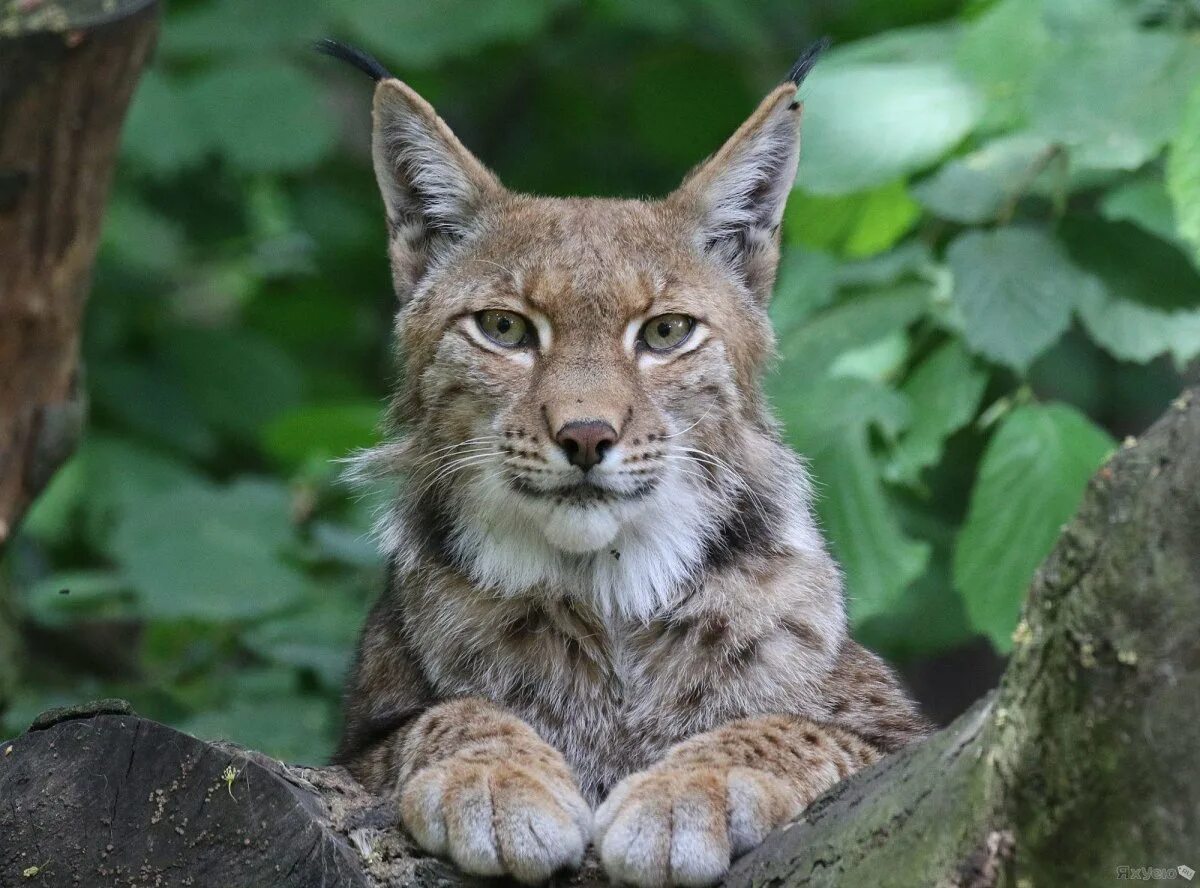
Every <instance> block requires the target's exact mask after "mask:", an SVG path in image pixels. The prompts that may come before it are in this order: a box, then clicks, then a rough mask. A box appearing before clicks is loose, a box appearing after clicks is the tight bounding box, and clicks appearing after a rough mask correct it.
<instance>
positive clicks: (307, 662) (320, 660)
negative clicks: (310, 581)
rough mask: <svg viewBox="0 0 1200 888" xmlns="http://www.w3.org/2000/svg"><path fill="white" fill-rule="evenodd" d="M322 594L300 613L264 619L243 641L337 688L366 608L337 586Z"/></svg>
mask: <svg viewBox="0 0 1200 888" xmlns="http://www.w3.org/2000/svg"><path fill="white" fill-rule="evenodd" d="M325 593H326V594H325V597H324V598H322V599H321V600H318V601H316V602H313V603H312V604H311V605H310V606H308V607H307V608H305V609H304V610H303V611H301V612H300V613H297V614H292V615H290V616H285V617H280V618H276V619H272V620H267V621H264V622H263V623H261V624H259V625H258V626H256V627H255V628H254V629H251V630H250V631H249V632H247V633H246V634H245V636H244V638H243V640H244V641H245V643H246V645H247V646H248V647H250V649H251V650H253V651H255V652H256V653H258V654H260V655H261V656H263V657H265V658H267V659H268V660H270V661H272V662H274V663H277V664H279V665H281V666H293V667H297V668H300V669H311V670H312V671H313V672H314V673H316V675H317V676H318V677H319V678H320V680H321V682H322V683H323V684H324V685H325V686H326V687H327V688H329V689H330V690H334V691H340V690H341V688H342V684H343V682H344V681H345V678H346V669H347V667H348V666H349V663H350V656H351V653H352V652H353V650H354V642H355V639H356V638H357V637H358V631H359V629H360V628H361V627H362V623H363V620H364V619H365V618H366V610H367V609H366V607H365V605H364V604H363V603H362V602H360V601H349V600H346V596H345V595H343V594H340V592H339V590H337V589H336V588H335V589H332V590H329V589H327V590H325Z"/></svg>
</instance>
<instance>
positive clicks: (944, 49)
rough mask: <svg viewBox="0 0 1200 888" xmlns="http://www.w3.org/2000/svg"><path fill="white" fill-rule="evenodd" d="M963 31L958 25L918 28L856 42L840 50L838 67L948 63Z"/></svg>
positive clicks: (895, 31) (904, 29) (838, 50)
mask: <svg viewBox="0 0 1200 888" xmlns="http://www.w3.org/2000/svg"><path fill="white" fill-rule="evenodd" d="M958 38H959V29H958V27H957V25H955V24H954V23H949V24H933V25H914V26H911V27H907V28H896V29H895V30H891V31H884V32H883V33H881V34H872V35H871V36H869V37H863V38H862V39H859V40H855V41H854V42H853V43H847V44H845V45H843V46H839V47H838V48H837V52H836V53H835V54H834V55H833V56H832V57H831V58H832V59H834V60H835V61H836V63H837V64H863V63H874V62H884V63H886V62H921V63H928V62H946V61H950V60H951V59H952V58H953V57H954V47H955V44H956V43H957V42H958Z"/></svg>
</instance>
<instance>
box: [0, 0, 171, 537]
mask: <svg viewBox="0 0 1200 888" xmlns="http://www.w3.org/2000/svg"><path fill="white" fill-rule="evenodd" d="M157 30H158V7H157V3H156V2H155V0H58V2H52V0H16V2H12V3H6V4H4V8H3V9H0V549H2V548H3V546H4V543H5V541H6V540H7V539H9V538H10V537H11V535H12V533H13V531H14V530H15V528H16V525H17V523H18V522H19V521H20V519H21V516H22V515H23V514H24V512H25V510H26V508H28V506H29V504H30V502H31V501H32V499H33V497H34V496H35V495H36V494H37V493H38V492H39V491H40V490H41V489H42V488H43V487H44V486H45V485H46V483H47V482H48V481H49V480H50V477H51V476H52V475H53V473H54V471H55V469H57V468H58V466H59V465H61V464H62V462H63V461H64V460H65V459H66V458H67V457H68V456H69V455H70V454H71V452H72V451H73V450H74V449H75V445H76V442H77V440H78V438H79V434H80V431H81V429H82V425H83V414H84V404H83V394H82V386H81V385H80V379H79V329H80V322H81V321H82V317H83V306H84V300H85V298H86V296H87V291H88V288H89V286H90V283H91V277H92V263H93V261H94V260H95V257H96V246H97V241H98V239H99V236H100V224H101V220H102V218H103V210H104V203H105V197H106V196H107V193H108V186H109V180H110V179H111V177H112V175H111V174H112V168H113V161H114V159H115V155H116V149H117V143H118V138H119V135H120V131H121V123H122V121H123V120H124V118H125V110H126V108H127V107H128V105H129V99H130V96H131V95H132V94H133V89H134V86H135V85H136V83H137V80H138V76H139V74H140V73H141V70H142V66H143V65H144V63H145V61H146V59H147V58H148V56H149V54H150V50H151V48H152V46H153V44H154V39H155V36H156V34H157Z"/></svg>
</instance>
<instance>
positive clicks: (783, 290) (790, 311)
mask: <svg viewBox="0 0 1200 888" xmlns="http://www.w3.org/2000/svg"><path fill="white" fill-rule="evenodd" d="M836 269H837V261H836V260H835V259H834V258H833V257H832V256H830V255H829V254H828V253H821V252H817V251H814V250H806V249H803V248H801V247H790V246H784V247H783V251H782V255H781V256H780V259H779V276H778V280H777V282H776V284H775V294H774V296H773V297H772V299H771V305H770V312H771V322H772V323H773V324H774V325H775V334H776V335H777V336H786V335H787V334H788V333H790V332H791V331H792V330H794V329H795V328H796V327H797V326H799V325H800V324H801V323H802V322H803V321H804V320H805V319H806V318H807V317H808V316H809V315H811V314H812V313H813V312H814V311H818V310H820V309H822V308H824V307H825V306H826V305H828V304H829V303H830V302H832V301H833V297H834V295H835V290H834V282H833V275H834V272H835V270H836Z"/></svg>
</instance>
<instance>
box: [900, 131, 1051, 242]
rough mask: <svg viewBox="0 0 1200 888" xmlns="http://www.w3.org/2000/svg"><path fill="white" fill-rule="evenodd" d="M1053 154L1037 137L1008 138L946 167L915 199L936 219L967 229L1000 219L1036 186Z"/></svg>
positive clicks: (922, 185) (924, 184)
mask: <svg viewBox="0 0 1200 888" xmlns="http://www.w3.org/2000/svg"><path fill="white" fill-rule="evenodd" d="M1049 151H1050V144H1049V143H1048V142H1046V140H1044V139H1040V138H1038V137H1036V136H1027V135H1015V136H1006V137H1004V138H1000V139H996V140H995V141H993V142H989V143H988V144H986V145H984V146H983V147H982V148H980V149H979V150H977V151H972V152H971V153H970V154H967V155H964V156H963V157H958V158H955V159H954V160H951V161H950V162H948V163H946V164H943V165H942V166H941V167H939V168H938V170H937V172H936V173H934V174H933V175H932V176H930V177H929V178H927V179H924V180H922V181H921V182H918V183H917V184H916V185H914V186H913V189H912V193H913V196H914V197H915V198H916V199H917V200H918V201H920V202H921V204H922V205H923V206H924V207H925V208H926V209H927V210H929V211H930V212H931V213H933V214H934V215H936V216H940V217H941V218H943V219H950V220H952V221H955V222H963V223H967V224H980V223H983V222H990V221H993V220H995V219H996V218H997V217H998V216H999V215H1000V213H1001V211H1002V210H1003V208H1004V207H1005V205H1006V204H1008V203H1009V202H1010V201H1013V200H1015V199H1016V198H1017V197H1018V196H1019V194H1020V192H1021V191H1022V190H1023V189H1027V188H1028V187H1029V185H1030V184H1031V180H1032V174H1034V173H1036V172H1037V166H1038V164H1039V163H1040V162H1041V161H1042V160H1043V159H1044V158H1045V157H1046V155H1047V152H1049Z"/></svg>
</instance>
